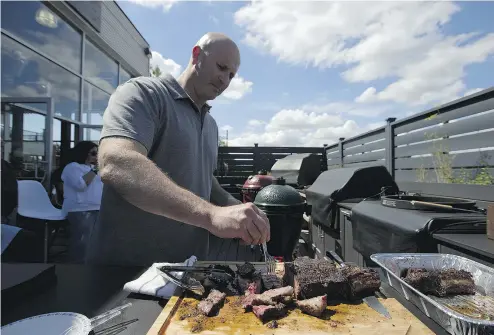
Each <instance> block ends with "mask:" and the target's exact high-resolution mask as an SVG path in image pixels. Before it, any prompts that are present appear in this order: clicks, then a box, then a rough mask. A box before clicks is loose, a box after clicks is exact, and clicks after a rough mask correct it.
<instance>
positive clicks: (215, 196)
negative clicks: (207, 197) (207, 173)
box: [211, 176, 242, 206]
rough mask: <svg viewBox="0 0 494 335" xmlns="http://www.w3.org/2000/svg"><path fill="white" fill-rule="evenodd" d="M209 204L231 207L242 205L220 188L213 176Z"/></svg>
mask: <svg viewBox="0 0 494 335" xmlns="http://www.w3.org/2000/svg"><path fill="white" fill-rule="evenodd" d="M211 202H212V203H213V204H215V205H217V206H233V205H238V204H241V203H242V202H241V201H239V200H237V199H235V198H234V197H233V195H231V194H230V193H228V192H227V191H226V190H225V189H224V188H223V187H221V185H220V183H219V182H218V179H216V177H214V176H213V185H212V187H211Z"/></svg>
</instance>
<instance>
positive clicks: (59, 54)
mask: <svg viewBox="0 0 494 335" xmlns="http://www.w3.org/2000/svg"><path fill="white" fill-rule="evenodd" d="M2 29H5V30H6V31H8V32H10V33H12V34H13V35H15V36H17V37H18V38H19V39H22V40H24V41H26V42H27V43H29V44H30V45H32V46H33V47H34V48H35V49H36V50H40V51H42V52H44V53H46V54H47V55H48V56H50V57H53V59H54V60H56V61H57V62H60V63H61V64H63V65H65V66H67V67H69V68H70V69H72V70H74V71H76V72H78V73H80V72H81V53H82V51H81V44H82V36H81V34H80V33H79V32H78V31H77V30H75V29H74V28H72V27H71V26H70V25H68V24H67V23H66V22H65V21H63V20H62V19H61V18H60V17H59V16H58V15H57V14H55V13H54V12H52V11H51V10H50V9H48V7H46V6H45V5H43V4H42V3H40V2H38V1H2Z"/></svg>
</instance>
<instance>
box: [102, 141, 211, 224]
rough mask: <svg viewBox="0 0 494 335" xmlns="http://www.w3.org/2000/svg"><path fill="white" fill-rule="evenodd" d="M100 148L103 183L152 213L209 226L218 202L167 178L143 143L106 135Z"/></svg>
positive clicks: (133, 203)
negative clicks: (215, 203) (209, 199)
mask: <svg viewBox="0 0 494 335" xmlns="http://www.w3.org/2000/svg"><path fill="white" fill-rule="evenodd" d="M98 151H99V157H98V164H99V168H100V175H101V179H102V181H103V183H104V184H105V185H108V186H110V187H112V188H113V189H114V190H115V191H116V192H117V193H118V194H120V196H122V197H123V198H124V199H125V200H127V201H128V202H129V203H131V204H132V205H134V206H136V207H138V208H140V209H142V210H144V211H146V212H149V213H152V214H156V215H161V216H165V217H168V218H171V219H174V220H177V221H180V222H184V223H186V224H190V225H193V226H197V227H202V228H205V229H209V228H210V226H211V213H212V211H213V209H214V207H215V206H214V205H212V204H211V203H209V202H207V201H205V200H204V199H202V198H200V197H198V196H197V195H195V194H193V193H192V192H190V191H188V190H186V189H184V188H182V187H180V186H178V185H177V184H176V183H174V182H173V181H172V180H171V179H170V178H168V177H167V176H166V175H165V173H163V171H161V170H160V169H159V168H158V167H157V166H156V165H155V164H154V163H153V162H152V161H151V160H150V159H149V158H148V157H147V150H146V148H145V147H144V146H143V145H142V144H140V143H139V142H137V141H134V140H131V139H129V138H124V137H106V138H103V139H102V140H101V143H100V146H99V150H98Z"/></svg>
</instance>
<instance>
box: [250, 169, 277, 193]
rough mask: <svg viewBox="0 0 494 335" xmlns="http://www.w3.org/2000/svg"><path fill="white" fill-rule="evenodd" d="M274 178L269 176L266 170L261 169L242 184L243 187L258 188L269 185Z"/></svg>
mask: <svg viewBox="0 0 494 335" xmlns="http://www.w3.org/2000/svg"><path fill="white" fill-rule="evenodd" d="M274 180H275V178H274V177H272V176H269V175H268V173H267V172H266V170H261V171H259V172H258V174H257V175H254V176H249V177H248V178H247V180H246V181H245V183H244V185H243V187H242V188H243V189H245V190H248V189H260V188H262V187H265V186H268V185H271V184H272V183H273V181H274Z"/></svg>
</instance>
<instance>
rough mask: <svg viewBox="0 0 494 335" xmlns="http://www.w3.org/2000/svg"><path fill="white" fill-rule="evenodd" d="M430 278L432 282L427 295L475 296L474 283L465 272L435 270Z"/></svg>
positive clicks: (469, 274)
mask: <svg viewBox="0 0 494 335" xmlns="http://www.w3.org/2000/svg"><path fill="white" fill-rule="evenodd" d="M430 277H431V278H432V280H433V284H431V286H432V287H431V289H430V291H429V292H428V293H430V294H433V295H436V296H438V297H445V296H449V295H459V294H462V295H469V294H475V282H474V280H473V276H472V274H471V273H470V272H467V271H465V270H456V269H448V270H437V271H431V275H430Z"/></svg>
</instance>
